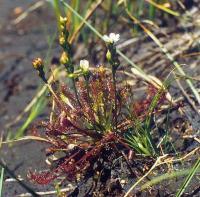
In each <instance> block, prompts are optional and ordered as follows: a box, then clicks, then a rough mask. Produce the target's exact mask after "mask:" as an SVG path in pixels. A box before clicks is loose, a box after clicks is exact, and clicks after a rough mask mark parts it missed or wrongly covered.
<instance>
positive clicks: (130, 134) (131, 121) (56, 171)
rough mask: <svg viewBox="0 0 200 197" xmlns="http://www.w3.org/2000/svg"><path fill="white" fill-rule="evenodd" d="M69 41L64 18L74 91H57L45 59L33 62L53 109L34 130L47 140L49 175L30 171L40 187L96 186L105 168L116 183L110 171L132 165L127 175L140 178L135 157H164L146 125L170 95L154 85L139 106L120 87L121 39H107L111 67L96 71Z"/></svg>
mask: <svg viewBox="0 0 200 197" xmlns="http://www.w3.org/2000/svg"><path fill="white" fill-rule="evenodd" d="M68 36H69V31H68V25H67V19H66V18H63V17H60V36H59V43H60V46H61V47H62V53H61V57H60V64H62V65H63V66H64V68H65V71H66V73H67V78H68V79H70V80H71V83H70V84H71V86H70V85H69V84H60V85H59V86H58V87H57V88H56V89H55V88H53V87H52V86H51V84H50V83H49V82H48V80H47V78H46V73H45V72H44V63H43V61H42V59H41V58H36V59H35V60H34V61H33V67H34V69H35V70H36V71H37V72H38V75H39V77H40V78H41V79H42V80H43V82H44V83H45V84H46V85H47V86H48V88H49V91H50V93H51V96H52V99H53V103H54V110H53V111H52V113H51V116H50V118H49V121H43V122H41V123H40V124H38V125H37V126H36V128H38V129H36V130H35V133H37V135H42V136H43V137H45V138H46V143H47V144H48V147H47V148H46V156H47V159H46V162H47V164H48V165H49V166H50V168H49V170H47V171H44V172H32V171H30V172H29V174H28V176H29V178H30V179H31V180H32V181H34V182H36V183H38V184H49V183H50V182H52V181H53V180H61V183H63V182H65V181H66V180H68V181H79V182H80V181H82V180H87V179H88V178H90V177H92V178H93V181H94V182H95V183H96V184H97V182H99V181H100V182H102V180H103V178H102V177H105V169H107V170H108V171H109V172H110V173H108V174H109V175H108V176H107V178H106V179H111V178H112V175H111V171H112V170H115V168H116V169H117V168H119V166H120V165H121V164H120V163H124V165H126V166H127V169H128V172H124V173H128V174H129V175H130V176H137V175H136V174H135V173H134V172H133V170H132V168H131V165H132V164H131V163H132V162H131V161H132V159H133V157H136V155H138V156H139V157H141V156H142V157H144V158H149V162H150V161H153V159H154V158H156V157H157V156H158V155H159V154H160V150H159V149H158V148H157V146H156V143H155V141H154V139H153V137H152V135H151V128H150V125H146V124H145V120H146V118H149V117H150V116H151V114H152V113H159V108H160V106H161V105H162V104H163V103H164V102H166V99H165V91H164V90H163V89H162V90H159V89H157V88H155V87H152V86H150V87H149V88H148V91H147V93H146V94H147V95H146V98H145V99H143V100H140V101H135V102H134V100H133V97H132V94H133V93H132V89H131V87H130V86H129V85H128V84H127V85H120V84H119V80H120V76H119V75H120V74H119V73H118V72H117V71H118V68H119V67H121V66H122V65H121V63H120V61H119V58H118V55H117V52H116V43H117V42H118V41H119V39H120V35H119V34H115V33H110V34H109V35H104V36H103V39H104V41H105V44H106V47H107V52H106V59H107V61H108V63H109V65H110V66H108V67H107V68H106V66H104V65H101V64H99V65H98V66H94V67H92V65H90V63H89V61H87V60H85V59H84V60H81V61H80V65H79V66H77V65H75V64H74V62H73V61H72V58H73V53H72V46H71V43H69V41H68ZM158 93H159V94H158ZM155 95H157V97H156V98H157V102H156V105H155V106H154V108H153V110H152V111H151V113H150V111H148V109H149V106H150V105H151V103H152V101H153V98H154V97H155ZM41 130H42V132H40V131H41ZM97 177H98V178H97ZM93 190H94V188H93Z"/></svg>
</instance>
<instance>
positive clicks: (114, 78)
mask: <svg viewBox="0 0 200 197" xmlns="http://www.w3.org/2000/svg"><path fill="white" fill-rule="evenodd" d="M112 77H113V85H114V91H115V106H114V121H115V129H116V130H117V87H116V70H115V69H114V67H113V66H112Z"/></svg>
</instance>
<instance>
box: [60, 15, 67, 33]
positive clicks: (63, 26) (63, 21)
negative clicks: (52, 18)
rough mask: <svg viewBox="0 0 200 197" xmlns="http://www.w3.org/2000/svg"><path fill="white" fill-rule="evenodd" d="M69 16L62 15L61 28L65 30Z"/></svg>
mask: <svg viewBox="0 0 200 197" xmlns="http://www.w3.org/2000/svg"><path fill="white" fill-rule="evenodd" d="M66 23H67V18H66V17H62V16H60V29H61V30H62V31H63V30H64V29H65V27H66Z"/></svg>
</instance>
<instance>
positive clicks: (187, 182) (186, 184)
mask: <svg viewBox="0 0 200 197" xmlns="http://www.w3.org/2000/svg"><path fill="white" fill-rule="evenodd" d="M199 167H200V158H199V159H198V160H197V162H196V163H195V164H194V166H193V168H192V169H191V170H190V173H189V174H188V176H187V177H186V179H185V181H184V182H183V184H182V185H181V187H180V189H179V190H178V192H177V194H176V197H180V196H181V195H182V194H183V192H184V191H185V189H186V187H187V186H188V185H189V183H190V181H191V180H192V178H193V176H194V175H195V173H196V172H197V170H198V169H199Z"/></svg>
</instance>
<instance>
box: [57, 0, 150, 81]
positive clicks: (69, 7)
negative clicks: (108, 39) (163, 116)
mask: <svg viewBox="0 0 200 197" xmlns="http://www.w3.org/2000/svg"><path fill="white" fill-rule="evenodd" d="M61 2H62V3H63V5H64V6H65V7H67V8H68V9H69V10H70V11H71V12H72V13H73V14H75V15H76V16H77V17H78V18H79V19H80V20H81V21H83V22H84V23H85V24H86V26H87V27H89V29H90V30H91V31H93V32H94V33H95V34H96V35H97V36H98V37H99V38H101V39H102V40H103V36H102V35H101V34H100V33H99V32H98V31H97V30H96V29H95V28H94V27H93V26H92V25H91V24H90V23H89V22H87V21H86V20H85V19H84V18H83V17H82V16H81V15H80V14H79V13H77V12H76V10H74V9H73V8H72V7H71V6H70V5H69V4H68V3H66V2H64V1H63V0H61ZM117 53H118V54H119V55H120V56H121V57H122V58H123V59H124V60H125V61H126V62H127V63H128V64H130V65H131V66H133V67H134V68H136V69H137V70H138V72H140V73H142V75H141V76H142V77H143V78H144V79H145V80H147V81H149V80H150V79H149V77H148V75H146V73H145V72H144V71H143V70H142V69H141V68H140V67H139V66H137V65H136V64H135V63H134V62H132V61H131V60H130V59H129V58H128V57H127V56H126V55H124V54H123V53H122V52H121V51H120V50H118V49H117Z"/></svg>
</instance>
